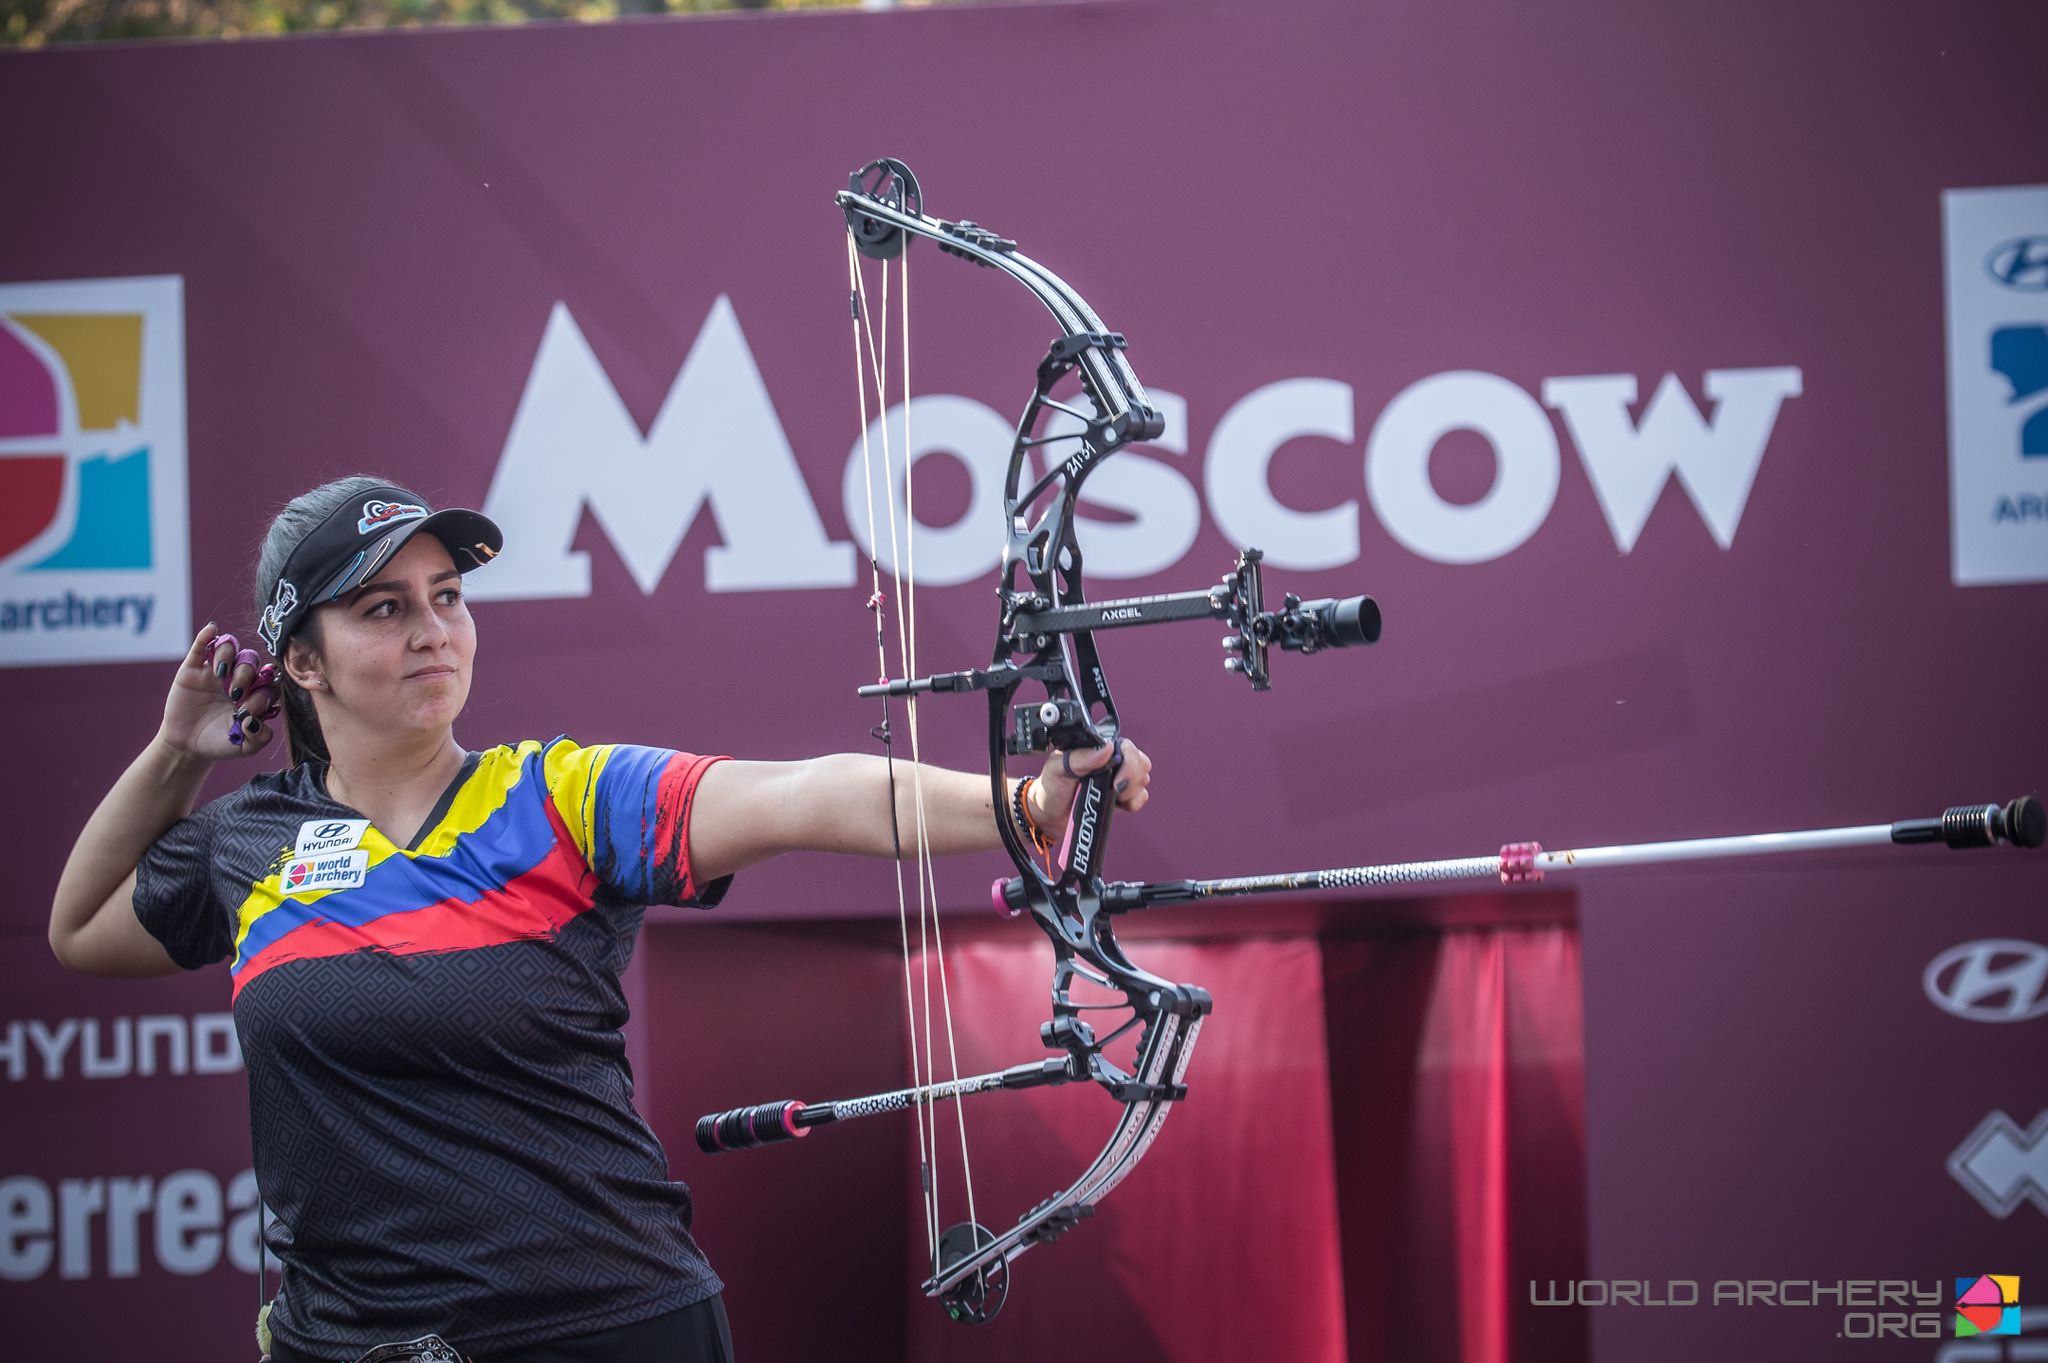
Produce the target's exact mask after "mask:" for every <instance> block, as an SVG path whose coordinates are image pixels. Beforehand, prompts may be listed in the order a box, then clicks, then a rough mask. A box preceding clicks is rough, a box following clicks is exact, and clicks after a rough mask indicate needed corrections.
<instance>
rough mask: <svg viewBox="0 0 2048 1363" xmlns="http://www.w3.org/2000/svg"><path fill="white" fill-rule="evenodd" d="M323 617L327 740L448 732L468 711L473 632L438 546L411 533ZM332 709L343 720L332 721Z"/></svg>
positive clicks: (457, 583)
mask: <svg viewBox="0 0 2048 1363" xmlns="http://www.w3.org/2000/svg"><path fill="white" fill-rule="evenodd" d="M320 616H321V618H320V635H319V638H320V664H321V671H322V674H323V676H324V677H325V679H326V682H327V690H326V695H325V697H323V699H324V700H325V701H326V702H327V704H326V705H323V706H322V707H321V725H322V727H323V728H325V729H326V730H327V731H328V732H329V734H330V736H333V735H334V734H335V732H336V730H337V729H342V730H346V729H348V728H354V727H357V726H361V727H362V728H365V729H368V730H371V731H373V732H379V733H385V734H391V733H398V732H405V731H412V732H419V731H424V730H431V729H436V728H446V727H447V726H449V725H451V724H453V723H454V722H455V717H456V716H457V715H459V714H461V713H462V706H463V703H464V702H465V701H466V700H468V698H469V679H470V666H471V664H472V663H473V662H474V660H475V658H476V624H475V622H474V621H472V620H471V619H470V617H469V607H468V606H466V605H464V604H463V600H462V574H461V573H459V572H457V571H456V569H455V561H454V560H453V559H451V558H450V557H449V556H448V549H447V547H446V546H445V545H443V544H442V543H441V541H440V540H438V539H436V538H434V536H432V535H414V536H413V537H412V538H411V539H410V540H408V541H406V544H405V547H404V548H403V549H400V550H399V551H398V553H397V554H396V555H394V556H393V557H392V559H391V562H389V563H387V564H385V565H384V567H383V569H382V570H381V571H380V572H379V573H378V574H377V575H376V576H375V577H374V578H372V579H371V580H370V581H369V582H367V583H366V584H364V585H363V586H361V587H358V588H357V589H356V590H355V591H354V592H351V593H350V594H349V595H347V596H345V597H343V598H342V599H341V600H340V601H337V602H335V603H333V604H332V605H327V606H322V607H321V608H320ZM330 707H331V708H332V709H334V710H335V711H337V712H338V713H336V714H334V715H333V716H332V719H330V716H329V713H328V711H329V708H330ZM334 721H342V722H341V723H340V724H337V723H335V722H334Z"/></svg>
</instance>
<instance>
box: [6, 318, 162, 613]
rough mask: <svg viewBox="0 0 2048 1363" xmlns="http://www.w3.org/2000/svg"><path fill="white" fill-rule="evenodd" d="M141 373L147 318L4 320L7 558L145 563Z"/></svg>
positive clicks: (27, 564) (77, 564)
mask: <svg viewBox="0 0 2048 1363" xmlns="http://www.w3.org/2000/svg"><path fill="white" fill-rule="evenodd" d="M141 370H142V316H141V314H140V313H119V312H115V313H98V314H91V315H86V314H77V313H74V314H71V315H68V316H66V315H59V314H50V313H33V312H17V313H13V314H11V315H0V440H6V441H7V442H8V445H9V447H10V448H9V449H8V450H7V458H6V460H5V461H4V462H0V560H5V559H8V558H10V557H12V556H14V555H16V554H18V553H20V552H21V551H22V550H23V549H25V548H26V549H29V550H30V552H29V553H27V554H25V555H23V558H24V560H25V561H24V562H23V563H22V564H21V565H20V566H21V567H22V568H24V569H26V570H27V571H30V572H49V571H51V570H53V569H61V568H147V567H149V565H150V562H151V559H150V548H151V546H150V534H149V528H150V527H149V443H148V441H147V440H146V439H144V438H143V436H142V433H141V432H140V430H139V429H138V428H137V422H138V420H139V419H140V417H141V398H142V391H141V388H142V386H141V377H142V374H141ZM81 441H83V442H84V443H85V444H88V445H91V446H94V447H95V448H93V449H92V450H91V451H90V452H89V453H86V454H84V456H83V457H82V458H80V457H77V456H76V455H75V454H74V453H73V450H75V449H76V447H77V446H78V445H79V443H80V442H81ZM74 498H75V505H72V506H70V507H68V508H67V502H68V501H71V500H72V499H74ZM67 509H68V510H69V511H70V512H71V514H70V515H68V516H67V515H66V514H65V512H66V511H67Z"/></svg>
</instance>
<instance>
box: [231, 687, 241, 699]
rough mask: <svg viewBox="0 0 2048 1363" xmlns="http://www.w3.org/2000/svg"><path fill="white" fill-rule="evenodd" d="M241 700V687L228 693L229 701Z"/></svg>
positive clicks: (234, 688)
mask: <svg viewBox="0 0 2048 1363" xmlns="http://www.w3.org/2000/svg"><path fill="white" fill-rule="evenodd" d="M241 698H242V688H241V687H239V686H237V687H233V688H231V689H230V690H229V691H228V699H229V700H240V699H241Z"/></svg>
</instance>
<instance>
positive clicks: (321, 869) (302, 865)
mask: <svg viewBox="0 0 2048 1363" xmlns="http://www.w3.org/2000/svg"><path fill="white" fill-rule="evenodd" d="M337 822H339V820H337ZM366 822H367V821H366ZM369 871H370V854H369V853H368V852H362V851H355V852H336V853H333V854H331V855H328V856H324V857H297V858H294V859H293V860H291V861H290V862H287V863H286V864H285V868H284V873H283V874H282V875H280V876H279V877H278V886H279V888H281V889H282V890H283V891H284V892H285V893H286V894H311V893H313V892H315V891H325V890H353V889H355V888H356V886H358V885H360V884H362V883H363V877H365V876H366V875H368V874H369Z"/></svg>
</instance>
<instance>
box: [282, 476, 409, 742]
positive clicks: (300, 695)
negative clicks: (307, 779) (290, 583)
mask: <svg viewBox="0 0 2048 1363" xmlns="http://www.w3.org/2000/svg"><path fill="white" fill-rule="evenodd" d="M394 486H397V484H394V483H393V482H392V481H391V480H390V479H389V478H377V477H373V476H371V475H369V474H356V475H354V476H352V477H348V478H337V479H335V480H334V481H333V482H331V483H322V484H321V485H320V486H319V487H316V488H314V489H313V490H312V491H311V492H306V493H301V494H300V495H299V496H297V497H294V498H292V499H291V500H290V501H289V502H286V503H285V504H284V509H283V510H281V511H279V512H278V513H277V516H276V517H275V519H273V520H272V521H271V522H270V529H269V530H267V531H265V532H264V535H263V547H262V549H261V550H259V551H258V552H257V555H256V611H257V613H258V614H259V615H260V614H262V612H263V610H264V608H265V607H267V606H268V605H270V603H271V599H272V598H273V597H274V596H275V595H276V594H277V580H278V579H279V578H281V577H283V576H284V567H285V564H286V563H287V562H288V561H289V560H290V559H291V556H292V550H294V549H296V548H298V547H299V541H301V540H303V539H304V538H305V537H306V536H307V535H308V534H310V533H311V532H312V530H313V528H314V527H315V526H317V525H319V524H320V522H322V521H324V520H326V519H327V518H328V517H329V516H330V515H332V514H333V513H334V511H335V510H336V508H338V507H340V506H342V505H343V504H344V503H346V502H350V501H353V500H355V499H356V498H358V497H361V496H363V495H365V494H366V493H369V492H371V491H373V490H375V489H377V488H380V487H394ZM292 638H293V639H301V640H304V641H305V643H306V646H307V647H309V648H312V649H314V650H316V651H317V650H318V649H319V647H320V617H319V616H318V615H308V616H307V617H306V621H305V624H303V625H301V626H300V627H299V629H298V630H297V631H296V632H295V633H294V634H293V635H292ZM282 646H283V648H284V650H286V651H289V650H290V648H291V642H290V640H286V641H284V643H283V645H282ZM277 686H278V703H279V704H280V705H281V706H283V707H284V737H285V751H286V754H287V755H288V756H289V757H290V759H291V763H292V765H293V766H297V765H299V764H300V763H302V762H305V761H307V760H308V759H311V760H312V761H315V762H325V761H327V760H328V756H327V736H326V735H325V734H323V733H321V732H320V716H319V714H318V713H317V712H315V711H314V709H313V699H312V697H310V696H308V695H307V694H306V693H305V692H304V691H302V690H300V689H299V688H298V686H296V685H295V684H293V682H292V680H291V679H290V678H289V677H287V676H286V675H285V672H284V654H283V653H280V654H279V655H278V659H277Z"/></svg>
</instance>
